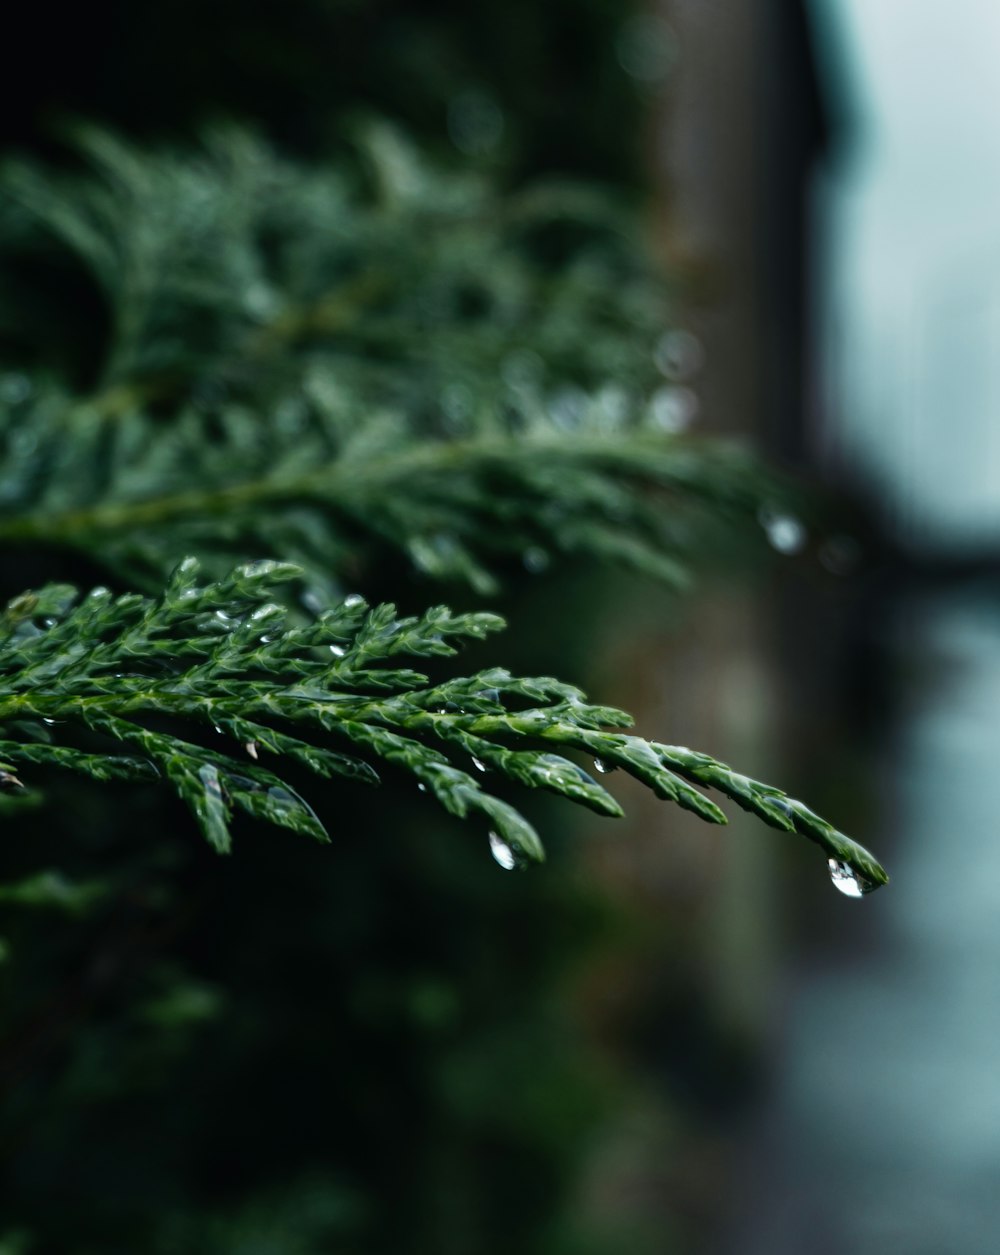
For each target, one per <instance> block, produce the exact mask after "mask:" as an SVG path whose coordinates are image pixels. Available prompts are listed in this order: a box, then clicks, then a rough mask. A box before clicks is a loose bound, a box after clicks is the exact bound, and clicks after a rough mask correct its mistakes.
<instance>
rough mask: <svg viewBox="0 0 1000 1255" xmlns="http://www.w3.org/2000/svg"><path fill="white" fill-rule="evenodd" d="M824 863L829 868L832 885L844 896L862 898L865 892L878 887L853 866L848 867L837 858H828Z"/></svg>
mask: <svg viewBox="0 0 1000 1255" xmlns="http://www.w3.org/2000/svg"><path fill="white" fill-rule="evenodd" d="M826 865H827V867H829V869H830V879H831V880H832V881H833V887H834V888H835V889H839V890H840V892H841V893H842V894H844V895H845V897H848V898H863V897H864V896H865V894H866V893H871V892H872V890H873V889H877V888H878V885H877V884H875V882H874V881H872V880H868V879H866V878H865V877H864V876H862V875H861V873H860V872H856V871H855V870H854V868H853V867H849V866H848V864H847V863H842V862H841V861H840V860H839V859H836V858H831V859H828V860H827V864H826Z"/></svg>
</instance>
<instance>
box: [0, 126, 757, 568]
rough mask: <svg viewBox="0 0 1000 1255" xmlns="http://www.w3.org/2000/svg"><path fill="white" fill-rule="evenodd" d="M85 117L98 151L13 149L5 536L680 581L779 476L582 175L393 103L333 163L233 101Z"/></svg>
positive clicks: (307, 562)
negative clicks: (147, 116) (532, 167)
mask: <svg viewBox="0 0 1000 1255" xmlns="http://www.w3.org/2000/svg"><path fill="white" fill-rule="evenodd" d="M80 142H81V144H82V146H83V151H84V152H85V154H86V156H87V157H88V159H89V161H90V163H91V166H92V167H93V170H92V172H91V173H90V174H89V175H86V176H84V175H81V174H80V173H79V172H77V173H75V174H74V175H72V176H69V175H64V176H61V177H57V176H55V175H52V174H48V173H46V174H43V173H40V172H39V171H38V170H37V169H35V168H33V167H29V166H21V167H11V168H9V169H8V170H7V172H6V176H5V178H4V180H3V188H4V195H5V200H4V201H3V202H2V203H3V211H2V212H0V272H3V273H4V277H5V279H6V282H5V284H4V285H3V292H4V293H6V295H5V296H4V295H0V360H2V359H3V357H4V356H5V355H6V356H8V357H9V358H10V360H11V361H12V362H13V361H17V362H19V363H23V362H28V363H31V362H37V363H38V364H39V366H38V369H36V370H34V371H31V370H27V371H24V370H18V371H15V372H13V373H11V374H9V375H7V376H6V377H4V378H0V540H3V541H4V542H5V543H8V544H18V545H26V544H46V545H53V544H55V545H59V546H67V547H70V548H77V549H79V550H81V551H83V552H86V553H87V554H88V555H90V556H91V557H93V556H99V557H100V559H101V560H102V561H103V562H105V563H106V564H107V565H108V566H109V568H110V569H113V570H114V571H116V572H117V573H118V574H120V575H121V576H122V577H124V578H126V579H128V580H130V581H133V582H141V583H142V584H143V585H144V586H146V587H148V588H149V589H151V590H155V589H156V588H158V587H159V586H160V584H161V582H162V579H163V578H164V576H165V575H166V573H167V572H168V571H169V570H170V569H171V568H172V567H173V565H174V564H175V562H176V560H177V556H178V554H181V553H185V552H196V553H199V554H200V555H202V556H203V557H204V558H205V559H206V560H208V561H211V560H212V556H213V555H217V557H218V561H217V566H216V572H217V573H221V572H222V571H223V570H224V569H226V568H227V567H228V566H229V565H231V563H232V561H233V560H234V558H235V557H240V556H242V557H246V558H250V557H258V556H260V555H264V554H270V555H273V556H275V557H277V558H281V559H287V558H291V559H294V560H295V561H297V562H299V563H300V564H302V565H304V566H306V567H307V568H309V569H310V571H311V572H312V573H313V574H314V576H315V577H316V578H317V579H319V578H323V579H325V580H326V581H327V583H328V585H334V586H336V584H337V582H338V577H339V580H340V584H341V586H343V583H344V578H345V576H346V579H347V583H350V582H351V580H352V577H353V576H357V574H358V573H359V572H360V571H363V570H364V564H365V561H366V559H372V558H373V557H374V558H376V559H377V555H378V554H379V552H380V551H382V550H384V549H385V547H387V546H388V547H390V548H392V549H394V550H397V551H402V552H404V553H405V554H407V555H408V557H409V558H410V560H411V561H412V562H413V563H414V565H415V566H416V567H417V568H418V569H420V570H422V571H423V572H425V573H427V574H429V575H432V576H434V577H440V578H446V579H450V580H456V579H457V580H463V581H466V582H468V583H471V585H472V586H473V587H474V588H475V589H477V590H478V591H481V592H488V591H491V590H492V589H493V588H494V586H495V582H496V580H495V576H496V572H497V569H498V567H499V568H502V566H503V564H504V562H505V561H508V562H509V560H510V559H511V557H512V556H513V557H514V558H516V559H517V560H522V559H523V560H524V561H525V562H526V563H527V564H528V565H529V566H536V565H539V564H541V563H544V562H545V561H546V558H547V557H548V556H549V555H555V554H580V555H584V556H588V557H596V558H601V559H605V560H608V561H613V562H615V563H617V564H619V565H627V566H631V567H634V568H638V569H640V570H642V571H645V572H647V573H650V574H653V575H655V576H657V577H659V578H665V579H668V580H670V581H675V582H676V581H682V580H683V579H684V577H685V574H686V572H687V571H688V570H689V569H690V566H691V564H692V559H693V558H695V557H697V556H700V555H703V554H704V553H705V551H706V550H708V549H711V548H712V547H713V546H717V545H718V544H719V538H720V536H721V535H722V534H725V535H727V536H729V537H731V536H732V534H733V531H734V524H736V525H738V526H741V527H742V528H743V530H744V531H747V532H750V533H753V532H758V531H759V528H758V527H757V522H756V518H757V514H758V512H759V510H760V507H761V504H762V503H766V502H768V501H773V500H775V499H776V497H777V496H779V495H780V490H779V489H778V487H777V485H776V483H775V480H774V477H773V476H771V475H768V474H766V473H764V472H763V471H762V470H761V468H760V467H759V466H758V465H756V464H755V463H754V462H753V461H752V460H751V459H750V458H749V457H747V456H746V455H745V454H743V453H741V452H739V451H738V450H735V449H732V448H727V447H725V446H722V445H719V444H718V443H713V442H708V441H699V440H697V439H694V438H692V437H690V436H689V435H687V434H685V433H684V432H683V428H684V426H685V424H686V422H687V419H688V417H689V409H690V406H691V404H692V396H691V394H690V392H688V391H687V389H686V388H685V387H684V378H685V376H686V373H687V372H688V371H689V370H690V369H691V368H692V362H691V361H690V360H687V359H686V357H685V351H686V352H687V357H688V358H689V357H690V353H691V349H690V344H689V341H690V337H687V339H685V337H684V335H683V334H681V336H680V339H678V338H677V333H675V332H671V331H669V330H665V328H667V327H668V309H667V303H666V294H665V291H664V289H663V287H662V286H661V285H660V284H659V282H658V281H657V280H655V279H654V278H653V277H651V271H650V267H649V263H648V258H647V257H646V255H645V253H644V251H643V250H642V248H641V246H640V244H639V242H638V241H637V240H636V239H635V238H634V235H635V229H634V224H630V223H629V221H628V220H627V218H625V216H624V215H622V214H621V212H619V211H617V210H614V209H613V208H611V206H610V205H609V204H608V203H606V202H605V201H604V199H602V198H601V196H600V195H598V194H595V193H594V192H593V191H588V190H585V189H581V188H575V187H570V186H567V185H560V186H549V187H537V188H534V189H529V190H527V191H522V192H520V193H516V194H515V193H511V194H508V195H506V196H502V195H499V194H498V193H497V192H496V190H495V189H493V188H491V187H490V186H489V184H488V183H487V182H485V181H484V180H482V179H481V178H479V177H473V176H470V175H468V174H455V173H447V172H443V171H440V170H437V169H435V168H433V167H432V166H430V165H429V164H428V163H427V162H426V161H424V160H423V159H422V158H420V157H419V156H418V154H417V153H415V152H414V151H413V150H412V149H410V148H409V147H408V146H407V145H406V144H405V143H404V141H403V140H402V139H401V138H400V136H399V135H398V134H396V133H395V132H393V131H391V130H389V129H387V128H385V127H372V128H369V129H368V131H366V132H365V135H364V137H363V139H362V140H360V141H359V145H358V147H359V152H360V156H359V157H358V158H357V159H356V160H355V161H354V162H353V163H350V162H345V163H344V165H343V167H342V168H339V169H308V168H305V167H299V166H294V165H291V164H288V163H286V162H283V161H281V160H280V159H279V158H277V157H276V156H275V155H274V154H273V153H271V152H269V151H268V150H267V149H266V148H265V147H264V146H263V145H261V144H260V143H258V142H256V141H255V140H253V139H251V138H250V137H248V136H246V135H244V134H241V133H228V132H227V133H224V134H223V133H219V134H216V135H214V136H212V137H210V138H209V140H208V141H207V143H206V147H205V149H204V151H202V152H200V153H198V154H196V155H193V156H192V155H186V156H170V155H165V154H162V153H161V154H150V153H141V152H139V151H137V150H135V149H133V148H131V147H129V146H128V145H126V144H123V143H122V142H120V141H118V140H114V139H112V138H111V137H109V136H108V135H106V134H103V133H85V134H84V135H83V136H82V137H81V141H80ZM556 224H557V226H556ZM630 232H631V234H630ZM32 241H35V242H36V244H37V246H38V248H40V249H42V250H43V252H44V255H45V256H46V257H47V258H51V255H52V254H53V252H55V253H56V254H57V255H60V256H63V257H64V260H65V261H66V265H67V266H68V267H69V269H70V271H71V272H72V273H73V274H76V276H77V279H78V280H79V281H80V282H82V283H84V284H85V285H87V284H89V286H90V288H91V289H92V290H93V292H95V293H96V296H95V305H96V308H99V309H100V310H102V311H103V322H102V320H101V318H98V319H97V322H98V332H99V334H97V335H96V339H95V341H94V343H92V344H89V345H88V347H89V350H90V353H91V356H90V357H88V359H87V360H86V361H85V362H81V361H79V360H76V359H75V358H74V353H73V351H72V349H66V350H65V351H64V352H60V349H59V346H60V345H63V344H67V343H68V344H75V343H76V342H78V341H79V338H80V337H79V336H76V337H75V339H74V338H73V337H72V335H70V334H67V336H65V337H60V336H59V335H58V334H56V331H55V330H54V328H57V327H58V324H59V320H60V319H61V318H63V317H64V316H65V313H64V308H63V305H62V304H60V301H59V300H57V299H55V298H53V299H52V300H50V301H47V300H46V298H45V293H46V291H47V290H48V289H47V288H46V287H45V285H41V284H37V283H36V284H34V286H33V287H31V288H30V290H29V289H28V288H26V287H23V286H19V277H23V276H21V272H20V271H19V270H18V269H17V267H16V266H13V265H12V264H11V258H12V257H16V258H20V259H23V257H24V256H25V254H26V253H27V254H28V256H29V257H30V253H31V243H32ZM46 250H47V251H46ZM27 274H28V276H29V278H30V276H31V274H32V272H31V268H30V266H28V267H27ZM56 288H57V291H56V295H57V296H59V294H60V292H61V289H59V288H58V285H56ZM685 346H687V349H686V350H685ZM93 360H96V361H98V362H99V363H100V365H99V367H98V368H97V369H96V370H95V369H94V368H93V366H92V361H93ZM720 547H721V546H720Z"/></svg>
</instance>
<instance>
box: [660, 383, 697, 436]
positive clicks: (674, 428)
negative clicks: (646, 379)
mask: <svg viewBox="0 0 1000 1255" xmlns="http://www.w3.org/2000/svg"><path fill="white" fill-rule="evenodd" d="M697 415H698V398H697V396H696V395H695V393H693V392H692V391H691V389H690V388H680V387H678V386H677V385H675V384H670V385H669V386H667V387H664V388H657V390H656V391H655V392H654V393H653V395H652V397H651V398H650V402H649V421H650V422H651V423H652V425H653V426H654V427H655V428H657V430H659V431H666V432H670V433H671V434H673V435H676V434H678V433H679V432H682V431H687V429H688V428H689V427H690V426H691V424H692V423H693V422H694V420H695V418H696V417H697Z"/></svg>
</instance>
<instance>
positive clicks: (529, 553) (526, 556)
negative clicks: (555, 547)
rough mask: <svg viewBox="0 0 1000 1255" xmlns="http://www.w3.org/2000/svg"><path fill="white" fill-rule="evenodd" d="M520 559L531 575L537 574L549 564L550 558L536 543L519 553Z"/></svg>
mask: <svg viewBox="0 0 1000 1255" xmlns="http://www.w3.org/2000/svg"><path fill="white" fill-rule="evenodd" d="M521 561H522V562H523V563H524V567H525V570H526V571H530V572H531V574H532V575H538V574H539V573H540V572H542V571H544V570H545V568H546V567H547V566H548V565H549V561H550V559H549V555H548V554H547V553H546V552H545V550H544V549H542V548H540V547H539V546H538V545H532V546H531V547H530V548H528V549H525V551H524V553H523V554H522V555H521Z"/></svg>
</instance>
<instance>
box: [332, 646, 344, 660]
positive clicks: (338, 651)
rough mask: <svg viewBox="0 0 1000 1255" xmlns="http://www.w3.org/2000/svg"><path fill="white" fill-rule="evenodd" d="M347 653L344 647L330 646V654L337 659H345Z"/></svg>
mask: <svg viewBox="0 0 1000 1255" xmlns="http://www.w3.org/2000/svg"><path fill="white" fill-rule="evenodd" d="M346 652H347V651H346V650H345V649H344V647H343V645H331V646H330V653H331V654H333V656H334V657H335V658H343V656H344V654H345V653H346Z"/></svg>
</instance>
